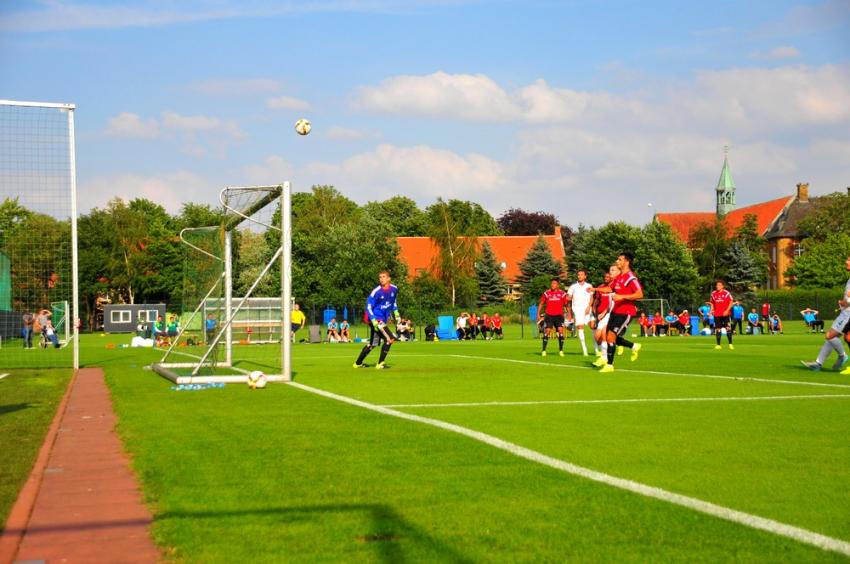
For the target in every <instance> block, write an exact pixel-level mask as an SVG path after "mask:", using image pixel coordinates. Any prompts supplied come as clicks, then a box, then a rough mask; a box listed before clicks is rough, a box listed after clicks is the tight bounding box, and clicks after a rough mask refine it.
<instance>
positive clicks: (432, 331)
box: [425, 323, 437, 341]
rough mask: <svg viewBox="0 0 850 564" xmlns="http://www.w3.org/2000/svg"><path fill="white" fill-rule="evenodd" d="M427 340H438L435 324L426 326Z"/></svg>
mask: <svg viewBox="0 0 850 564" xmlns="http://www.w3.org/2000/svg"><path fill="white" fill-rule="evenodd" d="M425 340H426V341H435V340H437V326H436V325H434V324H433V323H429V324H428V325H426V326H425Z"/></svg>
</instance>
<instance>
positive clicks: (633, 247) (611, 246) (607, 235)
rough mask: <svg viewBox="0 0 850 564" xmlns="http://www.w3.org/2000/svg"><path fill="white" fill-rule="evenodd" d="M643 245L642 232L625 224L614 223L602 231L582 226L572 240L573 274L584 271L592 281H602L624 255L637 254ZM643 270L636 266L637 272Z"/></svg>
mask: <svg viewBox="0 0 850 564" xmlns="http://www.w3.org/2000/svg"><path fill="white" fill-rule="evenodd" d="M640 241H641V231H640V228H638V227H634V226H632V225H628V224H626V223H625V222H622V221H612V222H610V223H607V224H605V225H603V226H601V227H598V228H590V227H585V226H583V225H579V228H578V230H577V231H576V232H575V236H574V237H573V240H572V247H573V250H572V253H570V254H569V255H568V257H569V270H570V272H571V273H575V272H577V271H579V270H584V271H586V272H587V273H588V276H589V277H590V279H591V280H598V279H600V278H601V277H602V275H603V274H604V273H605V272H608V269H609V268H610V266H611V265H612V264H614V260H616V258H617V256H618V255H619V254H620V253H622V252H626V251H629V252H632V253H634V252H636V251H637V248H638V245H639V244H640ZM638 266H639V263H638V264H635V265H634V267H635V270H637V268H638Z"/></svg>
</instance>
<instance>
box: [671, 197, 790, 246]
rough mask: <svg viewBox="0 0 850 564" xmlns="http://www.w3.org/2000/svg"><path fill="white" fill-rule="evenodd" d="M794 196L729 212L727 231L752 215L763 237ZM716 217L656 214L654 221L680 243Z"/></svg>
mask: <svg viewBox="0 0 850 564" xmlns="http://www.w3.org/2000/svg"><path fill="white" fill-rule="evenodd" d="M793 200H794V196H786V197H784V198H777V199H775V200H770V201H767V202H762V203H760V204H753V205H752V206H747V207H744V208H738V209H736V210H733V211H731V212H729V214H727V216H726V222H727V224H728V225H729V229H731V230H733V231H734V230H735V229H737V228H738V227H740V226H741V225H742V224H743V223H744V218H745V217H746V216H747V215H750V214H753V215H755V216H756V219H757V221H758V232H759V235H764V234H765V233H766V232H767V230H768V229H769V228H770V226H771V224H772V223H773V222H774V221H775V220H776V218H777V217H779V214H780V213H781V212H782V210H783V209H784V208H785V206H786V205H788V204H789V203H790V202H791V201H793ZM715 217H716V215H715V213H714V212H684V213H657V214H655V219H656V221H661V222H663V223H666V224H668V225H669V226H670V227H671V228H672V229H673V232H674V233H676V234H677V235H678V236H679V238H680V239H682V241H685V242H687V241H688V237H689V236H690V233H691V230H692V229H693V228H694V227H696V226H697V225H699V224H700V223H706V222H712V221H714V218H715Z"/></svg>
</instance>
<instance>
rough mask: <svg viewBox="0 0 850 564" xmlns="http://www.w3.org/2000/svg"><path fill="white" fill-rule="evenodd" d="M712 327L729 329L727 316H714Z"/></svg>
mask: <svg viewBox="0 0 850 564" xmlns="http://www.w3.org/2000/svg"><path fill="white" fill-rule="evenodd" d="M714 328H715V329H729V316H728V315H727V316H725V317H715V318H714Z"/></svg>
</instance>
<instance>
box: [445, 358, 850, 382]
mask: <svg viewBox="0 0 850 564" xmlns="http://www.w3.org/2000/svg"><path fill="white" fill-rule="evenodd" d="M431 356H448V357H455V358H468V359H474V360H493V361H499V362H513V363H517V364H532V365H535V366H549V367H553V368H577V369H579V370H592V369H593V367H591V366H576V365H574V364H554V363H549V362H535V361H531V360H516V359H513V358H499V357H492V356H474V355H465V354H447V355H431ZM617 372H628V373H636V374H656V375H660V376H683V377H687V378H713V379H717V380H741V381H746V382H765V383H768V384H789V385H794V386H820V387H825V388H845V389H850V385H849V384H827V383H826V382H804V381H802V380H771V379H770V378H755V377H752V376H720V375H717V374H688V373H686V372H661V371H658V370H636V369H629V368H618V369H617Z"/></svg>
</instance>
